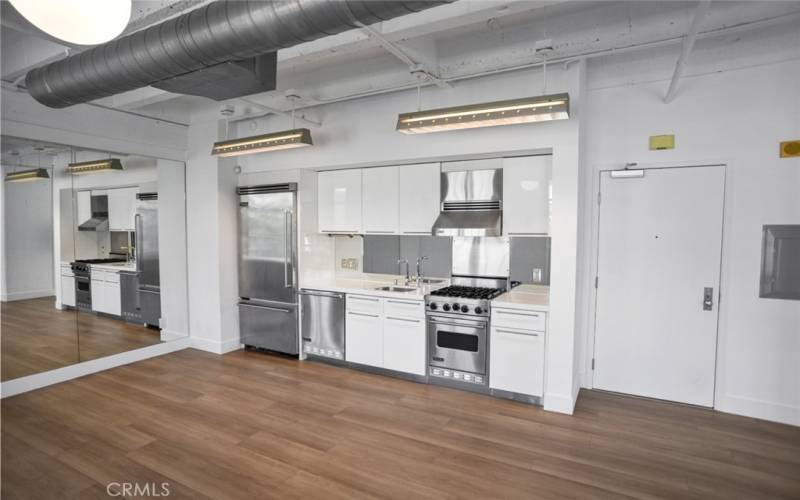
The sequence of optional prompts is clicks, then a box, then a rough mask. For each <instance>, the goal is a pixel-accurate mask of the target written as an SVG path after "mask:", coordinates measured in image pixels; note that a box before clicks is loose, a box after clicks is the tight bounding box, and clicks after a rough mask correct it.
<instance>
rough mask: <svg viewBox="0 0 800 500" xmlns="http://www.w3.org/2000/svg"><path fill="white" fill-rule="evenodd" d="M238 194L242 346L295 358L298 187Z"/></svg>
mask: <svg viewBox="0 0 800 500" xmlns="http://www.w3.org/2000/svg"><path fill="white" fill-rule="evenodd" d="M238 192H239V297H240V300H239V328H240V337H241V342H242V344H244V345H246V346H251V347H259V348H262V349H269V350H272V351H277V352H282V353H286V354H298V352H299V342H298V335H297V269H296V266H295V262H297V243H296V241H297V184H296V183H288V184H273V185H267V186H250V187H240V188H239V190H238Z"/></svg>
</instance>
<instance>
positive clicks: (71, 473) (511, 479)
mask: <svg viewBox="0 0 800 500" xmlns="http://www.w3.org/2000/svg"><path fill="white" fill-rule="evenodd" d="M110 482H119V483H122V482H137V483H139V484H144V483H155V484H158V485H160V484H161V483H164V482H166V483H168V484H169V489H170V497H169V498H192V499H202V498H220V499H222V498H246V499H252V498H326V499H330V498H348V499H349V498H397V499H409V498H432V499H433V498H436V499H440V498H526V499H530V498H581V499H583V498H622V497H633V498H725V499H731V498H748V499H752V498H795V499H797V498H800V428H797V427H791V426H785V425H780V424H774V423H769V422H764V421H759V420H754V419H749V418H744V417H737V416H732V415H726V414H723V413H717V412H713V411H709V410H703V409H698V408H691V407H686V406H679V405H672V404H668V403H661V402H654V401H648V400H642V399H635V398H630V397H623V396H617V395H610V394H605V393H600V392H593V391H583V392H582V393H581V396H580V398H579V400H578V405H577V408H576V411H575V415H574V416H572V417H570V416H566V415H559V414H554V413H548V412H545V411H543V410H541V409H539V408H535V407H531V406H527V405H523V404H520V403H516V402H513V401H505V400H498V399H493V398H489V397H486V396H480V395H474V394H470V393H465V392H460V391H455V390H450V389H445V388H441V387H435V386H428V385H423V384H416V383H413V382H407V381H403V380H398V379H392V378H388V377H382V376H378V375H372V374H367V373H361V372H357V371H353V370H348V369H344V368H338V367H333V366H328V365H324V364H321V363H315V362H299V361H297V360H292V359H289V358H283V357H277V356H270V355H265V354H261V353H254V352H245V351H237V352H233V353H230V354H227V355H225V356H216V355H212V354H208V353H204V352H201V351H196V350H191V349H188V350H184V351H180V352H177V353H173V354H170V355H166V356H161V357H158V358H154V359H150V360H147V361H143V362H139V363H136V364H132V365H127V366H123V367H119V368H115V369H113V370H109V371H106V372H102V373H99V374H95V375H91V376H88V377H84V378H81V379H78V380H74V381H71V382H67V383H63V384H59V385H56V386H52V387H48V388H45V389H41V390H38V391H35V392H32V393H28V394H23V395H20V396H15V397H12V398H8V399H4V400H3V401H2V497H3V498H4V499H6V500H12V499H18V498H19V499H26V500H30V499H35V498H81V499H84V498H95V497H98V498H101V497H105V495H106V485H107V484H108V483H110Z"/></svg>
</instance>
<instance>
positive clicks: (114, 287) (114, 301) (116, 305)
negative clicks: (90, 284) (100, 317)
mask: <svg viewBox="0 0 800 500" xmlns="http://www.w3.org/2000/svg"><path fill="white" fill-rule="evenodd" d="M104 288H105V298H104V299H103V305H104V307H105V312H106V313H108V314H113V315H114V316H120V315H122V296H121V295H120V288H119V283H111V282H106V283H105V287H104Z"/></svg>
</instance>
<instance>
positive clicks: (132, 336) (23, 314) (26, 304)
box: [0, 297, 161, 381]
mask: <svg viewBox="0 0 800 500" xmlns="http://www.w3.org/2000/svg"><path fill="white" fill-rule="evenodd" d="M54 302H55V297H43V298H38V299H29V300H16V301H13V302H3V303H2V309H1V310H0V316H2V324H1V325H0V329H1V332H0V338H1V339H2V340H1V342H2V344H1V345H0V363H2V365H1V366H2V368H1V369H0V380H3V381H5V380H11V379H15V378H18V377H22V376H25V375H31V374H33V373H39V372H43V371H47V370H53V369H55V368H61V367H63V366H68V365H71V364H74V363H78V362H80V361H88V360H91V359H96V358H102V357H104V356H110V355H112V354H118V353H120V352H126V351H130V350H133V349H139V348H141V347H146V346H149V345H153V344H158V343H159V342H160V341H161V337H160V334H159V332H158V331H157V330H153V329H150V328H146V327H144V326H141V325H134V324H131V323H126V322H124V321H122V320H120V319H114V318H108V317H103V316H96V315H94V314H88V313H82V312H81V313H79V312H76V311H66V310H58V309H56V308H55V307H54V305H53V304H54ZM79 334H80V335H79Z"/></svg>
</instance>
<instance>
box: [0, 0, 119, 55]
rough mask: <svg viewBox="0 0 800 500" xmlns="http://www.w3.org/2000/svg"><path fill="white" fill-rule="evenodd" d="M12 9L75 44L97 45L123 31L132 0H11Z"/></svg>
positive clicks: (12, 13)
mask: <svg viewBox="0 0 800 500" xmlns="http://www.w3.org/2000/svg"><path fill="white" fill-rule="evenodd" d="M10 2H11V5H12V6H13V7H14V10H15V12H14V11H9V12H6V10H5V9H3V14H9V15H15V16H16V15H20V16H22V17H24V18H25V20H26V21H27V22H29V23H30V24H32V25H33V26H34V27H35V28H36V29H38V30H41V31H42V32H44V33H45V34H46V35H49V36H51V37H53V38H56V39H58V40H61V41H64V42H67V43H69V44H74V45H97V44H99V43H103V42H107V41H109V40H113V39H114V38H116V37H117V36H119V35H120V33H122V31H123V30H124V29H125V27H126V26H127V25H128V22H129V21H130V18H131V0H80V1H77V2H75V1H73V2H69V1H64V0H10Z"/></svg>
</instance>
